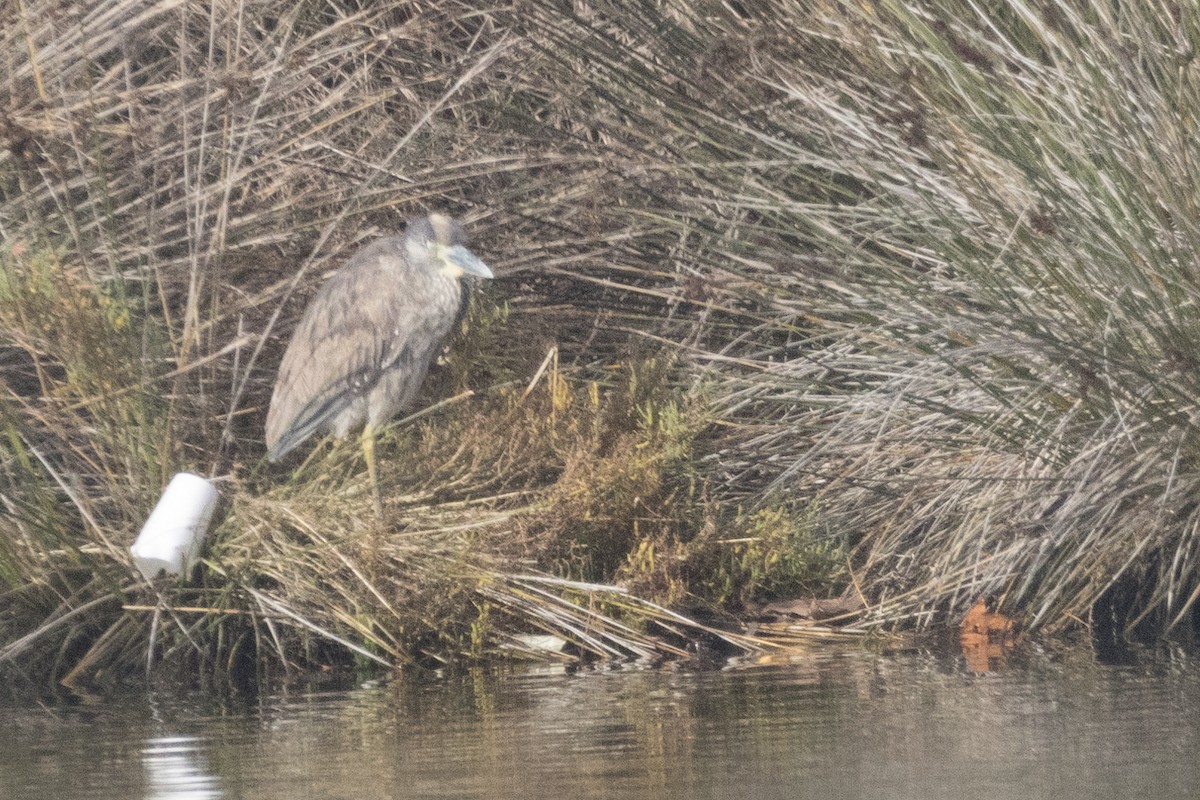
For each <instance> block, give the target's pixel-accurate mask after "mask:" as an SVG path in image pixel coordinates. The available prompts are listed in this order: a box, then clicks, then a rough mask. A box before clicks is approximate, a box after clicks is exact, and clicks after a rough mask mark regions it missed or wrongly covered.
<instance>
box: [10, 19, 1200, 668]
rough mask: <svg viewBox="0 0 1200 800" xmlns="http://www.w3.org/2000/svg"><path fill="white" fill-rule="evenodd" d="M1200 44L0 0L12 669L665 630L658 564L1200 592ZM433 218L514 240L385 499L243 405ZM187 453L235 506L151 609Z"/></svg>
mask: <svg viewBox="0 0 1200 800" xmlns="http://www.w3.org/2000/svg"><path fill="white" fill-rule="evenodd" d="M1198 41H1200V22H1198V21H1197V18H1196V16H1195V14H1194V13H1193V12H1192V11H1191V10H1190V9H1188V8H1184V7H1180V6H1178V5H1177V4H1172V3H1169V2H1166V1H1165V0H1163V2H1148V3H1141V4H1136V5H1131V4H1128V3H1116V2H1112V3H1108V2H1100V3H1095V2H1087V3H1085V2H1082V1H1081V2H1068V3H1060V4H1057V5H1055V6H1054V7H1053V8H1045V9H1031V8H1029V7H1028V5H1027V4H1023V3H1018V2H1001V3H993V4H991V5H989V6H988V7H987V8H982V7H980V6H979V4H971V3H967V2H963V0H916V1H915V2H899V1H898V0H897V1H896V2H892V1H891V0H889V1H888V2H883V3H877V4H867V5H864V4H861V3H852V2H841V0H822V1H821V2H813V3H795V2H791V0H772V1H771V2H764V3H757V4H753V5H751V4H745V3H742V4H738V3H724V2H716V0H713V2H699V3H683V2H667V3H649V2H646V3H642V2H635V3H608V2H590V3H586V4H574V5H572V6H570V7H568V6H564V5H563V4H561V3H558V2H550V0H523V1H522V2H521V3H519V4H516V5H511V4H494V5H489V4H484V5H482V6H481V5H480V4H478V3H466V2H460V1H459V0H435V1H434V2H420V3H418V2H401V1H398V2H391V3H372V4H359V3H350V2H338V1H336V0H334V1H333V2H328V3H324V4H311V3H301V4H291V5H288V4H282V3H281V4H278V6H277V7H276V4H273V3H257V4H250V3H239V2H233V3H225V4H217V5H214V6H212V7H206V8H204V9H198V8H196V7H194V6H193V5H191V4H181V3H170V2H156V1H155V0H95V2H91V3H85V4H76V3H71V4H64V3H59V2H56V1H55V0H36V1H35V0H27V2H24V3H18V4H8V5H5V6H3V8H2V9H0V42H2V43H3V45H4V47H3V52H5V53H7V54H8V55H7V56H6V57H5V61H4V62H3V63H4V66H3V77H4V79H5V80H4V81H3V83H2V86H0V238H2V245H3V246H2V247H0V259H2V261H0V265H2V266H3V269H4V279H3V280H4V283H3V287H2V290H0V324H2V326H3V330H0V336H2V342H0V345H2V350H0V366H2V367H3V375H4V379H5V387H6V393H5V396H4V398H3V403H2V405H0V414H2V416H0V419H3V422H4V425H5V433H6V435H5V437H4V439H3V442H2V443H0V448H2V449H0V461H2V464H0V481H2V484H0V494H2V496H3V498H4V502H5V503H6V511H7V512H8V515H7V516H5V517H3V518H0V527H2V528H3V533H4V536H3V537H2V538H3V543H0V581H3V582H4V583H3V586H2V587H0V591H2V592H3V597H4V599H5V601H6V602H4V603H3V604H0V642H6V643H7V644H6V645H0V647H3V649H2V650H0V658H3V659H4V660H5V663H17V659H18V655H19V656H20V658H22V659H24V660H22V661H21V662H20V663H23V664H26V665H29V664H40V665H45V664H47V663H53V664H55V665H57V666H55V667H54V668H53V669H51V671H52V672H56V673H57V674H59V675H61V674H63V673H67V672H70V671H71V670H73V669H76V668H77V667H78V666H79V664H80V663H81V661H82V662H83V663H85V664H90V665H91V666H92V667H96V666H97V665H99V664H100V663H102V662H103V663H105V664H108V665H109V667H108V668H109V669H117V668H118V666H119V665H122V664H124V665H125V666H126V667H128V665H129V664H130V663H132V662H133V661H134V660H137V659H142V660H144V659H145V657H146V655H147V653H151V652H152V653H154V654H156V655H157V656H164V655H177V656H179V657H180V658H181V660H186V659H185V658H183V656H184V654H191V655H188V656H187V658H190V659H198V660H199V661H201V662H202V663H207V664H212V665H214V666H215V665H225V666H226V667H227V666H229V665H230V664H233V663H238V662H239V659H242V658H244V659H245V661H246V663H258V661H259V660H260V659H261V660H264V661H268V662H269V661H274V662H275V663H279V662H283V663H287V664H303V663H308V664H311V663H317V662H321V661H322V660H325V659H332V658H334V656H335V655H336V654H338V653H340V654H343V656H344V654H346V653H350V652H353V653H357V657H359V658H363V659H368V660H370V659H374V658H379V659H381V660H383V661H388V662H395V661H401V662H403V661H421V660H430V659H432V660H435V661H436V660H437V659H453V658H461V657H468V658H469V657H479V656H486V655H488V654H497V653H500V652H505V653H512V652H516V651H521V652H524V653H525V654H527V655H528V654H531V652H532V651H531V650H530V646H529V645H528V641H529V640H523V639H520V638H518V636H519V635H520V634H521V633H522V632H527V631H529V630H540V631H543V632H546V631H553V632H556V633H557V634H559V635H563V636H564V638H567V639H569V640H571V642H572V643H573V645H572V646H573V647H575V648H577V652H587V653H592V654H596V655H601V656H612V657H615V656H617V655H623V656H629V655H631V654H633V655H645V656H647V657H649V654H651V653H654V652H660V653H661V652H664V651H662V650H660V649H657V648H660V647H666V648H668V649H669V648H670V647H674V646H676V645H675V644H673V643H672V642H674V641H677V640H672V639H671V638H670V637H671V636H673V635H675V633H679V632H680V631H682V630H683V629H682V628H677V627H676V628H671V630H673V631H674V632H675V633H672V634H670V635H668V634H665V633H664V631H666V630H667V629H668V627H670V626H675V625H677V624H678V625H682V624H683V623H681V622H679V621H678V620H674V619H671V618H669V616H667V612H666V611H665V610H663V606H662V603H670V604H671V605H672V606H674V607H682V606H687V605H703V604H710V605H714V606H721V607H724V608H732V609H736V608H738V607H739V606H741V605H743V604H746V603H748V602H751V601H753V600H756V599H762V598H767V597H775V596H779V597H785V596H787V595H789V594H793V593H797V592H802V593H809V592H811V593H812V594H814V595H822V594H826V595H828V594H831V593H837V592H839V591H840V590H841V589H842V588H844V587H845V586H846V585H848V584H852V585H853V586H854V587H855V590H856V591H857V592H859V593H860V596H861V598H862V599H863V600H864V601H865V606H864V608H863V610H862V611H861V614H860V621H861V622H863V623H866V624H869V625H876V626H884V627H895V626H918V627H919V626H923V625H928V624H931V623H932V622H934V621H938V620H945V619H947V618H954V617H955V616H957V615H959V614H961V613H962V612H964V611H965V610H966V609H967V608H968V607H969V606H970V604H971V603H973V602H974V600H975V599H976V598H977V597H978V596H979V595H980V594H981V593H990V594H994V595H997V596H999V597H1000V598H1001V599H1002V602H1003V604H1004V610H1005V611H1006V613H1010V614H1013V615H1019V616H1022V617H1023V618H1024V620H1025V622H1027V623H1028V624H1029V625H1031V626H1032V627H1034V628H1042V629H1048V630H1060V629H1065V628H1069V627H1072V626H1077V625H1081V624H1082V625H1084V626H1088V625H1091V626H1093V627H1097V626H1107V627H1110V628H1112V629H1113V630H1115V631H1117V632H1118V633H1125V632H1133V631H1134V630H1142V631H1146V632H1150V633H1155V634H1162V633H1165V632H1169V631H1172V630H1178V629H1183V628H1187V627H1188V626H1190V625H1192V621H1193V619H1194V614H1193V606H1194V603H1195V600H1196V598H1197V597H1198V596H1200V594H1198V592H1197V589H1196V587H1197V585H1198V577H1197V576H1198V574H1200V572H1198V569H1200V563H1198V562H1197V559H1196V556H1195V553H1196V550H1197V548H1196V540H1197V530H1198V527H1197V526H1198V525H1200V511H1198V510H1197V508H1198V506H1197V504H1196V503H1195V500H1194V498H1195V496H1196V493H1197V491H1198V490H1200V471H1198V470H1197V466H1196V465H1197V463H1200V459H1197V450H1196V448H1197V442H1198V441H1200V437H1197V428H1196V419H1197V409H1196V401H1195V398H1196V397H1197V396H1198V392H1197V390H1198V389H1200V387H1198V386H1197V385H1196V383H1197V377H1196V376H1197V375H1198V374H1200V371H1198V370H1196V369H1195V366H1196V365H1195V358H1194V357H1193V355H1191V354H1192V352H1193V351H1194V350H1195V349H1196V348H1195V343H1196V341H1197V340H1198V338H1200V336H1198V334H1197V330H1200V327H1198V325H1197V318H1196V309H1197V308H1200V304H1198V303H1197V288H1196V287H1197V283H1196V280H1195V276H1194V274H1193V273H1194V262H1195V253H1196V252H1200V247H1198V245H1200V233H1198V232H1197V228H1196V226H1195V224H1194V222H1193V221H1194V220H1195V219H1197V218H1200V217H1198V215H1197V213H1196V207H1195V206H1196V198H1195V196H1194V195H1195V192H1194V191H1191V187H1192V183H1193V181H1192V180H1191V176H1192V175H1193V174H1194V172H1195V164H1196V163H1197V156H1198V155H1200V153H1197V152H1196V143H1195V141H1194V137H1192V136H1190V135H1188V132H1189V131H1191V130H1193V129H1194V127H1195V122H1196V119H1197V116H1198V115H1200V107H1198V101H1197V99H1196V98H1197V97H1200V94H1198V93H1196V92H1195V91H1193V88H1194V81H1195V63H1194V61H1195V59H1194V52H1195V49H1196V43H1197V42H1198ZM433 208H437V209H441V210H446V211H450V212H451V213H454V214H457V215H460V216H464V217H466V218H467V222H468V227H469V229H470V230H471V231H472V233H473V234H474V235H475V237H476V240H477V245H476V249H477V250H478V251H479V252H480V253H481V254H482V255H483V256H484V257H485V258H486V259H487V260H488V261H489V262H490V263H493V264H495V265H497V266H498V267H499V272H500V279H499V280H498V281H496V282H495V285H494V286H493V288H492V289H491V291H492V292H493V293H492V294H491V295H489V297H488V298H485V302H484V303H483V305H482V307H481V308H480V309H479V310H478V311H477V313H476V314H475V316H474V317H473V322H472V324H471V325H470V326H469V327H468V329H467V330H466V332H465V335H464V336H462V337H460V338H459V339H458V340H457V342H458V343H457V344H456V345H455V347H456V348H457V349H455V350H453V351H452V352H451V353H450V354H449V356H448V361H447V364H446V365H445V366H444V367H443V368H441V369H440V370H438V372H437V373H436V374H435V375H433V376H431V381H430V383H429V384H428V385H427V387H426V388H427V395H426V397H425V404H424V405H423V406H422V407H421V408H423V409H425V411H422V412H421V415H420V416H419V417H418V418H416V419H413V420H409V421H406V422H403V423H401V424H399V425H397V426H396V427H395V428H394V429H392V430H391V431H390V432H389V433H388V434H387V436H386V437H385V442H384V443H383V446H382V447H381V451H382V452H383V453H384V454H385V455H386V464H385V466H386V470H385V472H386V480H387V482H388V485H387V487H386V490H387V497H388V508H387V515H388V520H387V527H386V530H385V531H384V533H383V535H373V534H372V533H371V532H370V530H369V528H368V527H366V526H364V525H362V524H361V523H362V520H363V519H365V517H366V515H364V514H362V513H361V512H362V503H363V501H364V497H366V494H367V488H366V485H365V481H366V477H365V473H364V470H363V469H362V466H361V463H360V461H359V459H358V456H357V454H356V451H355V448H354V446H353V444H352V443H346V444H343V445H336V446H334V445H328V444H318V445H315V448H314V450H313V455H311V456H310V457H308V458H307V460H306V459H305V458H304V457H303V456H298V457H297V460H296V461H293V462H289V463H288V464H287V465H285V466H284V467H283V468H279V469H271V468H268V467H266V466H265V465H263V464H262V463H261V458H262V443H261V424H262V416H263V413H264V406H265V404H266V402H267V398H268V397H269V395H270V386H271V382H272V380H273V378H274V365H275V364H276V363H277V362H278V357H279V353H280V350H281V347H282V345H283V343H284V342H285V341H286V337H287V335H288V333H289V332H290V330H291V327H292V325H293V324H294V321H295V319H296V318H297V316H298V315H299V313H300V310H301V309H302V308H303V301H304V300H305V299H306V298H307V297H308V296H311V293H312V292H313V291H315V289H316V287H317V286H318V285H319V283H320V279H321V275H322V273H323V272H324V271H326V270H328V269H332V268H334V267H336V266H337V265H338V264H339V263H340V258H341V254H344V253H345V252H346V251H347V250H349V249H351V248H353V247H354V246H356V245H357V244H358V243H360V242H361V241H363V240H365V239H367V238H370V237H371V236H373V235H375V234H376V233H380V232H385V231H392V230H395V229H396V228H397V227H398V226H399V224H400V222H401V220H402V219H403V218H405V217H407V216H408V215H409V214H411V213H413V212H415V211H418V210H424V209H433ZM468 390H469V391H470V392H473V393H474V394H473V395H471V396H467V395H466V392H467V391H468ZM447 399H449V402H440V401H445V400H447ZM185 468H186V469H194V470H197V471H200V472H203V473H206V474H211V475H214V476H217V477H219V478H220V479H221V480H222V481H224V485H225V486H226V489H227V498H228V502H229V514H228V516H227V517H226V518H225V521H224V522H223V523H222V526H221V527H220V529H219V530H218V531H217V532H216V535H215V538H214V541H213V548H212V552H211V555H210V557H209V560H208V562H207V567H206V570H205V571H204V573H203V576H204V577H203V579H202V580H203V583H202V584H201V585H200V586H196V587H192V588H190V589H175V590H171V592H168V594H167V595H165V597H166V598H167V599H168V600H169V601H170V602H169V603H168V605H167V606H164V607H163V609H164V610H160V611H159V612H158V619H159V624H157V625H155V624H152V622H151V621H150V620H152V618H153V616H154V612H151V611H145V610H142V607H148V608H153V607H155V606H156V605H158V602H157V601H158V598H157V597H156V596H154V595H153V594H150V593H148V592H147V590H146V589H145V587H143V586H141V585H140V584H139V583H138V582H137V581H135V580H134V579H133V577H132V572H131V570H130V565H129V563H128V560H127V558H126V556H125V547H126V546H127V544H128V542H129V541H130V540H131V539H132V536H133V533H134V531H135V530H136V529H137V527H138V525H139V524H140V521H141V520H142V519H143V518H144V516H145V513H146V511H147V509H148V508H149V506H150V505H151V504H152V502H153V500H154V498H155V497H156V496H157V493H158V491H159V489H160V487H161V486H162V485H163V484H164V483H165V481H166V480H167V478H169V476H170V474H171V473H173V472H174V471H176V470H178V469H185ZM329 598H337V601H336V602H333V601H330V602H328V603H326V602H324V601H325V600H327V599H329ZM654 600H658V601H661V602H660V603H658V604H653V601H654ZM122 606H125V607H126V608H125V609H124V610H122ZM135 607H136V608H135ZM168 607H169V608H170V609H171V610H169V611H168V610H165V609H166V608H168ZM183 608H192V609H197V610H195V611H188V612H183V611H180V610H179V609H183ZM1096 609H1101V610H1102V613H1101V612H1100V611H1096ZM166 622H169V623H170V624H165V623H166ZM622 626H623V627H622ZM693 630H694V629H693ZM596 631H601V633H599V634H597V633H596ZM630 631H633V632H635V633H636V634H637V635H636V636H634V635H631V634H630ZM650 632H654V633H653V636H651V635H650ZM151 640H152V641H153V645H152V646H151V645H150V644H149V642H150V641H151ZM523 642H524V644H523ZM330 643H332V644H330ZM354 648H358V649H357V650H355V649H354ZM514 648H515V650H514ZM271 654H276V655H278V658H277V659H272V658H271ZM554 657H558V656H554ZM89 658H90V659H91V660H90V661H89ZM92 672H93V673H94V672H95V669H92Z"/></svg>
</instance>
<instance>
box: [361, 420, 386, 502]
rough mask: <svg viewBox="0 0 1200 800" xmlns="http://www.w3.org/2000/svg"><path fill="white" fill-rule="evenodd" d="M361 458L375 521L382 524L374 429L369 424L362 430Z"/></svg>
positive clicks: (381, 499)
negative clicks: (365, 468)
mask: <svg viewBox="0 0 1200 800" xmlns="http://www.w3.org/2000/svg"><path fill="white" fill-rule="evenodd" d="M362 449H363V457H364V458H366V460H367V477H369V478H370V479H371V499H372V500H373V501H374V503H375V521H376V522H377V523H378V524H380V525H382V524H383V498H382V497H381V496H380V493H379V473H378V471H376V469H375V429H374V428H373V427H371V425H370V424H368V425H366V426H365V427H364V428H363V433H362Z"/></svg>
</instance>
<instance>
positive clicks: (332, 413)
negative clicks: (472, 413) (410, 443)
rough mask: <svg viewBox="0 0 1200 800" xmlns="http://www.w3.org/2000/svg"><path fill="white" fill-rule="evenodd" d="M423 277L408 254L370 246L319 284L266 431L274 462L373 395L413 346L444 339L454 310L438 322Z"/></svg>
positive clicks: (283, 369) (282, 370)
mask: <svg viewBox="0 0 1200 800" xmlns="http://www.w3.org/2000/svg"><path fill="white" fill-rule="evenodd" d="M381 241H383V242H386V240H381ZM375 244H376V245H378V244H380V243H378V242H377V243H375ZM393 248H394V245H393ZM401 252H402V251H401ZM423 278H425V276H424V275H423V274H422V273H418V272H417V271H416V270H414V269H412V268H411V267H410V266H409V264H408V262H407V261H406V260H405V259H404V258H403V256H401V255H399V254H398V253H396V252H389V251H388V250H387V248H386V247H377V246H375V245H369V246H368V247H366V248H364V249H363V250H360V251H359V252H358V253H357V254H356V255H355V256H354V257H353V258H352V259H351V260H350V262H348V263H347V264H346V266H345V267H343V268H342V269H341V270H339V271H338V273H337V274H336V275H334V276H333V277H332V278H330V280H329V281H328V282H327V283H326V284H325V285H324V286H323V287H321V290H320V291H319V292H318V293H317V295H316V296H315V297H314V298H313V299H312V301H311V302H310V303H309V306H308V308H307V310H306V311H305V312H304V316H303V318H302V319H301V320H300V324H299V325H298V326H297V328H296V332H295V333H294V334H293V335H292V341H291V343H290V344H289V345H288V349H287V352H286V353H285V354H284V357H283V362H282V364H281V365H280V367H279V377H278V379H277V380H276V383H275V392H274V395H273V396H272V398H271V408H270V411H269V412H268V413H267V426H266V427H267V431H266V433H267V448H268V451H269V456H270V458H271V459H272V460H274V459H278V458H280V457H282V456H283V455H284V454H285V453H287V452H288V451H289V450H291V449H292V448H293V447H295V446H296V445H298V444H300V443H301V442H303V441H304V440H305V439H307V438H308V437H309V436H311V435H313V434H314V433H316V432H317V431H319V430H320V429H321V428H322V427H323V426H325V425H326V424H327V423H329V422H330V421H331V420H333V419H334V418H335V417H336V416H337V415H338V414H339V413H340V412H342V411H344V410H345V409H346V408H347V407H348V406H349V405H350V404H351V403H352V402H354V401H355V400H356V399H358V398H359V397H362V396H363V395H365V394H366V393H367V392H369V391H370V390H371V389H372V387H374V386H375V384H376V383H377V382H378V380H379V377H380V375H381V374H382V373H383V372H384V371H385V370H386V369H387V368H388V367H390V366H391V365H392V364H394V363H398V362H400V361H402V360H404V359H406V358H408V359H411V358H412V356H411V352H412V350H413V349H414V347H417V348H418V349H421V350H424V349H427V348H428V347H430V346H433V347H436V346H437V344H438V343H440V342H441V339H442V337H444V336H445V334H446V333H447V332H448V330H449V325H450V321H451V320H452V319H453V313H452V312H451V314H450V315H449V318H448V319H446V320H442V319H441V318H442V317H447V314H446V313H445V311H444V310H443V309H442V308H441V305H443V304H439V303H435V302H431V300H432V299H433V298H431V297H430V296H429V294H430V292H429V289H428V286H426V283H427V281H425V280H423ZM454 305H455V306H457V298H454ZM434 339H436V341H433V340H434ZM430 342H432V344H430Z"/></svg>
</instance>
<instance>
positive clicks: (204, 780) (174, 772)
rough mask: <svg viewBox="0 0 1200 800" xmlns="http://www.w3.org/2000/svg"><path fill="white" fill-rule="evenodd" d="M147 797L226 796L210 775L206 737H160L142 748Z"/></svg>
mask: <svg viewBox="0 0 1200 800" xmlns="http://www.w3.org/2000/svg"><path fill="white" fill-rule="evenodd" d="M142 765H143V766H144V767H145V768H146V793H145V795H144V796H145V797H146V798H147V800H214V798H219V797H221V796H222V794H221V792H220V790H219V789H218V788H217V781H216V779H215V778H214V777H213V776H212V775H211V774H209V772H208V768H207V764H206V762H205V758H204V753H203V740H202V739H200V738H197V737H195V736H160V737H156V738H153V739H151V740H150V741H149V742H147V743H146V747H145V748H144V749H143V750H142Z"/></svg>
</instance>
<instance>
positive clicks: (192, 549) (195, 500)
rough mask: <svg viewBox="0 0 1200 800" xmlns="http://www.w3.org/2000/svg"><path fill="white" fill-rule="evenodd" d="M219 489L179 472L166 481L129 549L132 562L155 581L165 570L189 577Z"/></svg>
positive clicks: (207, 482)
mask: <svg viewBox="0 0 1200 800" xmlns="http://www.w3.org/2000/svg"><path fill="white" fill-rule="evenodd" d="M217 498H218V494H217V490H216V488H214V487H213V485H212V484H211V483H209V481H208V480H207V479H205V478H202V477H200V476H199V475H194V474H192V473H190V472H180V473H179V474H177V475H176V476H175V477H174V478H172V479H171V482H170V483H168V484H167V488H166V490H165V491H164V492H163V495H162V497H161V498H159V501H158V505H156V506H154V510H153V511H151V512H150V517H149V519H147V520H146V524H145V525H143V526H142V532H141V533H139V534H138V537H137V541H135V542H134V543H133V546H132V547H130V548H129V552H130V554H131V555H132V556H133V563H134V564H135V565H136V566H137V568H138V569H139V570H140V571H141V573H142V574H143V575H145V576H146V580H148V581H153V580H154V579H155V578H157V577H158V576H159V575H160V574H162V573H163V572H165V573H167V574H168V575H183V576H187V574H188V573H189V572H191V569H192V566H193V565H194V564H195V563H196V559H197V558H199V557H200V547H201V545H203V544H204V537H205V536H206V535H207V534H208V526H209V524H210V523H211V522H212V516H213V511H214V510H216V507H217Z"/></svg>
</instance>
